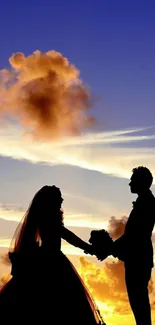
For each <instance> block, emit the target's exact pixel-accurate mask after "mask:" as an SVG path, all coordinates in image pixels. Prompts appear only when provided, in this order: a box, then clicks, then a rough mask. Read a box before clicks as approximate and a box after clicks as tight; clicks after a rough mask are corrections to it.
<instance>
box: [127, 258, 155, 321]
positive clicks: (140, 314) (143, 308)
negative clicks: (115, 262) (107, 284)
mask: <svg viewBox="0 0 155 325" xmlns="http://www.w3.org/2000/svg"><path fill="white" fill-rule="evenodd" d="M151 271H152V268H151V267H149V266H147V264H146V265H145V264H144V265H138V263H136V264H134V263H133V264H131V263H130V264H126V263H125V281H126V287H127V293H128V298H129V302H130V306H131V309H132V311H133V314H134V317H135V320H136V324H137V325H151V308H150V302H149V293H148V283H149V280H150V278H151Z"/></svg>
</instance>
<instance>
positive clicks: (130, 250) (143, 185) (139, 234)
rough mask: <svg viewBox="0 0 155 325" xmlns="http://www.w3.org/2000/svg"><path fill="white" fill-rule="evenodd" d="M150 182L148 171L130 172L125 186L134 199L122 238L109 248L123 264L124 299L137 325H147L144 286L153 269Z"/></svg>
mask: <svg viewBox="0 0 155 325" xmlns="http://www.w3.org/2000/svg"><path fill="white" fill-rule="evenodd" d="M152 182H153V176H152V174H151V172H150V171H149V169H147V168H146V167H138V168H134V169H133V174H132V176H131V181H130V183H129V186H130V189H131V192H132V193H136V194H138V198H137V200H136V202H133V209H132V211H131V213H130V215H129V218H128V221H127V223H126V227H125V231H124V235H123V236H121V237H120V238H118V239H117V240H116V241H115V242H114V244H113V256H115V257H118V258H119V259H120V260H122V261H124V266H125V281H126V287H127V292H128V297H129V301H130V305H131V308H132V311H133V313H134V316H135V320H136V324H137V325H151V310H150V303H149V295H148V283H149V280H150V278H151V271H152V267H153V246H152V241H151V237H152V231H153V227H154V223H155V197H154V196H153V194H152V192H151V191H150V187H151V185H152Z"/></svg>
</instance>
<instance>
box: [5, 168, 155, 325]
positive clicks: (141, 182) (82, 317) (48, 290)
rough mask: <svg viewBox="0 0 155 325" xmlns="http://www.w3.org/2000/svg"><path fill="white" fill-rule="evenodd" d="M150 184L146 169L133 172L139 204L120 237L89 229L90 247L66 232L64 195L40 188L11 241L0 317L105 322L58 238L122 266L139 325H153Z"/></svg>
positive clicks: (154, 212)
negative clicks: (109, 257)
mask: <svg viewBox="0 0 155 325" xmlns="http://www.w3.org/2000/svg"><path fill="white" fill-rule="evenodd" d="M152 181H153V177H152V174H151V172H150V171H149V170H148V169H147V168H146V167H138V168H135V169H133V174H132V177H131V182H130V184H129V185H130V188H131V192H132V193H137V194H138V198H137V201H136V202H135V203H134V205H133V209H132V211H131V214H130V216H129V218H128V221H127V224H126V227H125V232H124V235H123V236H122V237H120V238H119V239H117V240H115V241H113V240H112V238H111V237H110V235H109V233H108V232H107V231H105V230H104V229H102V230H93V231H92V232H91V236H90V239H89V243H86V242H84V241H83V240H81V239H80V238H79V237H77V236H76V235H75V234H74V233H73V232H71V231H69V230H68V229H66V228H65V226H64V222H63V212H62V209H61V205H62V202H63V198H62V194H61V191H60V189H59V188H57V187H56V186H44V187H42V188H41V189H40V190H39V191H38V192H37V193H36V194H35V196H34V198H33V200H32V202H31V204H30V206H29V208H28V210H27V212H26V214H25V216H24V218H23V220H22V222H21V223H20V224H19V226H18V227H17V230H16V232H15V235H14V237H13V240H12V244H11V248H10V252H9V258H10V261H11V264H12V268H11V275H12V278H11V279H10V280H9V282H8V283H7V284H6V285H4V287H3V288H2V289H1V291H0V310H1V319H4V321H5V323H6V324H9V323H10V322H12V321H13V320H14V321H15V322H16V324H21V323H24V324H27V323H28V322H29V323H34V324H43V323H44V324H50V323H51V324H52V323H55V324H65V323H67V324H68V325H71V324H73V323H74V324H78V325H79V324H83V325H84V324H88V325H97V324H105V323H104V321H103V320H102V317H101V315H100V312H99V310H98V309H97V307H96V305H95V303H94V301H93V299H92V297H91V295H90V294H89V292H88V290H87V288H86V286H85V284H84V283H83V281H82V279H81V277H80V276H79V274H78V272H77V271H76V269H75V268H74V266H73V265H72V263H71V262H70V261H69V259H68V258H67V257H66V256H65V255H64V254H63V253H62V252H61V239H62V238H63V239H64V240H66V241H67V242H68V243H70V244H71V245H74V246H76V247H79V248H80V249H82V250H84V251H85V253H87V254H90V255H95V256H96V257H97V258H98V259H99V260H101V261H103V260H104V259H105V258H106V257H108V256H109V255H113V256H114V257H117V258H119V259H120V260H122V261H123V262H124V266H125V280H126V287H127V292H128V297H129V301H130V305H131V308H132V310H133V313H134V316H135V320H136V324H137V325H143V324H145V325H151V312H150V304H149V296H148V282H149V280H150V277H151V270H152V267H153V247H152V241H151V236H152V231H153V227H154V222H155V198H154V196H153V194H152V192H151V191H150V187H151V184H152Z"/></svg>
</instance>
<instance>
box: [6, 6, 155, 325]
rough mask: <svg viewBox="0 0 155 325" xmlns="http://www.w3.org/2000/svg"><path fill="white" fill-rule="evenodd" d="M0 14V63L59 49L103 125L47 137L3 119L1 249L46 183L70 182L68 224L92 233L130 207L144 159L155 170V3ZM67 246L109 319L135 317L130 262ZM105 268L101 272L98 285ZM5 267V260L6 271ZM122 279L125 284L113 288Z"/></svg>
mask: <svg viewBox="0 0 155 325" xmlns="http://www.w3.org/2000/svg"><path fill="white" fill-rule="evenodd" d="M1 13H2V14H1V20H0V29H1V33H0V43H1V51H0V69H10V63H9V58H10V57H11V56H12V55H13V54H14V53H17V52H22V53H24V55H25V57H27V56H29V55H32V53H33V52H34V51H36V50H39V51H41V52H44V53H46V52H48V51H50V50H55V51H58V52H60V53H61V54H62V55H63V56H64V57H66V58H67V59H68V60H69V62H71V64H73V65H75V67H76V68H77V69H78V70H79V71H80V78H81V80H82V81H83V82H84V84H86V85H89V87H90V89H91V93H92V94H93V96H94V98H95V100H94V105H93V107H92V110H91V113H92V115H93V116H94V117H95V118H96V123H95V125H94V126H93V127H91V128H90V129H88V130H86V131H85V130H83V132H82V134H80V135H76V136H71V137H69V138H61V139H60V140H58V141H57V140H54V141H46V139H45V140H44V141H42V142H41V143H40V142H39V141H37V140H36V141H34V139H32V138H31V136H29V135H28V136H25V134H24V126H23V125H22V123H18V122H19V121H18V122H17V121H16V122H14V121H13V120H12V117H9V118H8V120H7V123H4V121H2V120H1V119H0V123H1V126H0V180H1V186H0V252H2V253H3V252H5V251H6V250H7V247H8V246H9V243H10V239H11V237H12V235H13V233H14V230H15V228H16V226H17V224H18V222H19V221H20V220H21V217H22V216H23V214H24V211H25V210H26V209H27V207H28V205H29V202H30V201H31V199H32V197H33V195H34V194H35V192H36V191H37V190H38V189H39V188H40V187H41V186H43V185H45V184H55V185H57V186H59V187H60V188H61V189H62V193H63V197H64V211H65V224H66V226H67V227H69V228H70V229H72V230H73V231H74V232H75V233H76V234H77V235H79V236H81V238H83V239H84V240H88V239H89V235H90V231H91V230H92V229H95V228H97V229H98V228H99V229H100V228H106V227H107V225H108V222H109V220H110V218H111V217H112V216H114V217H116V218H117V219H119V218H122V217H123V216H128V215H129V212H130V210H131V208H132V201H133V200H135V199H136V196H133V195H131V194H130V191H129V187H128V183H129V178H130V176H131V173H132V168H134V167H136V166H139V165H145V166H147V167H148V168H150V169H151V171H152V173H153V175H155V109H154V106H155V91H154V88H155V60H154V57H155V41H154V34H155V21H154V15H155V2H154V1H153V0H150V1H144V0H142V1H139V0H134V1H133V0H130V1H129V0H126V1H123V0H117V1H116V0H102V1H101V0H99V1H97V2H96V1H94V0H92V1H88V0H86V1H84V2H83V1H82V0H79V1H74V2H73V1H69V0H66V1H65V2H64V1H60V0H59V1H53V2H51V1H47V0H44V2H43V1H41V0H38V1H36V0H32V1H31V2H30V1H25V0H23V1H22V2H20V1H16V2H12V1H8V0H5V1H1ZM154 185H155V182H154ZM154 185H153V187H152V191H153V193H154V194H155V187H154ZM63 251H64V252H65V253H66V254H67V255H68V256H69V258H70V259H71V260H72V262H73V263H74V264H75V266H76V267H77V268H78V270H79V272H81V274H82V275H83V277H84V279H85V281H86V282H88V286H89V289H90V291H91V292H92V293H93V295H94V297H95V298H96V297H97V298H96V299H97V301H98V303H99V305H100V307H101V309H102V310H104V316H105V318H106V319H107V320H108V324H109V325H110V324H115V325H117V322H118V324H121V322H122V323H123V320H124V317H126V314H127V315H128V320H129V324H130V325H132V321H133V320H132V315H131V313H130V309H128V308H127V307H126V306H127V304H128V302H127V300H126V296H124V295H125V293H124V292H125V289H124V284H123V282H122V281H123V280H122V278H123V271H122V266H120V264H119V263H118V262H116V263H115V264H112V267H111V264H109V263H108V262H105V263H102V264H101V263H99V262H98V261H97V260H96V259H95V258H89V257H87V256H83V255H84V254H83V252H80V250H78V249H75V248H73V247H71V246H69V245H67V244H66V243H64V244H63ZM80 256H82V257H80ZM112 263H114V262H112ZM97 271H99V272H100V275H101V276H100V279H98V282H93V283H91V285H90V281H89V277H90V276H92V274H94V275H95V277H96V272H97ZM5 272H7V267H6V265H3V263H2V266H1V269H0V274H1V276H2V275H3V274H4V273H5ZM91 272H92V273H91ZM97 274H98V273H97ZM111 274H112V275H113V277H114V281H113V287H112V285H111V284H110V278H111ZM102 279H103V281H102ZM106 279H108V280H106ZM100 281H101V282H102V284H103V283H104V285H103V288H101V282H100ZM108 281H109V282H108ZM117 282H119V283H122V285H121V286H120V287H118V286H116V287H115V285H116V283H117ZM98 288H100V292H99V289H98ZM114 288H115V290H116V292H117V293H118V296H117V295H116V297H117V299H118V297H120V293H122V297H123V298H122V300H121V299H120V306H117V311H116V309H115V308H114V306H115V304H116V299H115V298H114V296H112V295H111V296H110V293H109V295H105V292H112V290H114ZM124 297H125V298H124ZM124 301H125V303H124ZM121 304H122V305H121ZM121 306H123V307H122V309H121ZM114 314H115V317H114ZM124 315H125V316H124ZM133 324H134V323H133Z"/></svg>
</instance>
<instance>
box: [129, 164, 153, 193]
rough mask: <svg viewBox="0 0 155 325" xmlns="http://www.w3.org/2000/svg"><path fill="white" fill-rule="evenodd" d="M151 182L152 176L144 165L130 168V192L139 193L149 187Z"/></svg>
mask: <svg viewBox="0 0 155 325" xmlns="http://www.w3.org/2000/svg"><path fill="white" fill-rule="evenodd" d="M152 182H153V176H152V174H151V172H150V170H149V169H148V168H146V167H143V166H140V167H137V168H134V169H133V170H132V176H131V178H130V183H129V186H130V190H131V192H132V193H136V194H140V193H143V192H145V191H147V190H149V188H150V187H151V185H152Z"/></svg>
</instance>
